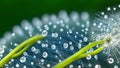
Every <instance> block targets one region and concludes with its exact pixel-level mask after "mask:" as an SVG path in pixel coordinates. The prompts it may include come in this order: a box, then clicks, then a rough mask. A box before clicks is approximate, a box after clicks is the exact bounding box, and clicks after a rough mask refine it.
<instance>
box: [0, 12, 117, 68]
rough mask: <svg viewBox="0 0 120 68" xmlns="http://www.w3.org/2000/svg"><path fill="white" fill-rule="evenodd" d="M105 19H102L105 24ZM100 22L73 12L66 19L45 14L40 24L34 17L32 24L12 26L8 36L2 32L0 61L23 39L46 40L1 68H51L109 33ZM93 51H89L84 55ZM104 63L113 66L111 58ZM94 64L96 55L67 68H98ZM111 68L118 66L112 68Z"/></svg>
mask: <svg viewBox="0 0 120 68" xmlns="http://www.w3.org/2000/svg"><path fill="white" fill-rule="evenodd" d="M102 15H104V12H102ZM107 17H108V16H107V15H104V19H106V20H107ZM101 20H102V19H100V21H101ZM103 22H104V21H101V22H100V23H98V22H97V23H96V22H94V23H93V24H91V23H90V21H89V14H88V13H87V12H83V13H81V15H79V14H78V13H77V12H75V11H74V12H72V13H70V16H69V15H68V14H67V12H66V11H60V12H59V14H58V16H57V15H55V14H51V15H48V14H45V15H43V17H42V18H41V20H40V19H39V18H38V17H35V18H33V19H32V23H30V22H29V21H27V20H23V21H22V22H21V26H18V25H16V26H14V27H13V31H12V33H11V32H6V33H5V35H4V37H3V38H1V39H0V60H1V59H2V58H3V57H5V56H6V55H7V54H8V53H9V52H11V51H12V50H13V49H14V48H15V47H17V46H18V45H19V44H20V43H22V42H23V41H25V40H26V39H29V38H30V37H32V36H34V35H37V34H43V35H44V36H47V38H46V39H44V40H42V41H37V43H36V44H34V45H33V46H32V47H31V48H30V49H28V50H27V51H26V52H24V53H23V55H22V56H21V57H18V58H16V59H12V60H11V61H10V62H9V63H8V64H6V65H5V68H52V67H53V66H54V65H56V64H57V63H59V62H61V61H63V60H64V59H66V58H67V57H69V56H71V55H72V54H74V53H76V52H77V51H79V50H80V49H81V48H83V47H84V46H85V45H87V44H88V43H89V42H91V41H93V40H91V38H93V36H96V35H100V36H98V37H99V38H101V37H102V36H101V35H103V34H105V32H107V33H108V32H110V28H111V27H109V28H108V26H109V25H111V24H109V25H107V24H108V23H106V21H105V23H103ZM98 30H100V31H98ZM100 32H101V33H102V32H103V34H101V33H100ZM98 37H96V39H97V40H98V39H99V38H98ZM103 37H104V36H103ZM93 50H94V49H93V48H91V49H90V50H89V51H87V52H90V51H93ZM108 60H110V63H111V61H112V62H114V60H113V58H109V59H108ZM93 61H95V63H94V62H93ZM98 61H99V60H98V55H95V56H94V57H92V56H91V55H88V56H87V57H86V59H83V60H78V61H76V62H75V63H72V64H70V65H69V66H68V68H102V65H100V64H99V62H98ZM103 66H104V65H103ZM114 68H118V66H117V65H115V66H114Z"/></svg>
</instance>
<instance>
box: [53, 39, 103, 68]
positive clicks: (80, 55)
mask: <svg viewBox="0 0 120 68" xmlns="http://www.w3.org/2000/svg"><path fill="white" fill-rule="evenodd" d="M104 43H105V40H99V41H95V42H92V43H90V44H88V45H87V46H85V47H84V48H82V49H81V50H79V51H78V52H77V53H75V54H73V55H72V56H70V57H68V58H67V59H65V60H63V61H62V62H60V63H58V64H57V65H55V66H54V68H64V67H66V66H67V65H69V64H71V63H72V62H74V61H76V60H78V59H80V58H84V57H86V56H87V55H88V54H91V55H95V54H98V53H99V52H101V51H102V50H103V49H104V46H101V47H99V48H98V49H96V50H95V51H93V52H89V53H85V54H83V53H84V52H86V51H88V50H89V49H90V48H92V47H95V46H97V45H98V44H104Z"/></svg>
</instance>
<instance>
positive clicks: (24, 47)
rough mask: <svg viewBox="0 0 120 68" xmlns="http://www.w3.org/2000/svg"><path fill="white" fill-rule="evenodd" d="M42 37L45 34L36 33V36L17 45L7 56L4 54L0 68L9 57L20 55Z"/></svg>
mask: <svg viewBox="0 0 120 68" xmlns="http://www.w3.org/2000/svg"><path fill="white" fill-rule="evenodd" d="M44 38H45V36H43V35H37V36H34V37H32V38H30V39H28V40H26V41H24V42H23V43H21V44H20V45H18V46H17V47H16V48H15V49H14V50H12V52H10V53H9V54H8V55H7V56H5V57H4V58H3V59H2V60H1V61H0V68H2V67H3V66H4V65H5V64H7V63H8V62H9V61H10V60H11V59H13V58H16V57H19V56H20V55H22V54H23V53H24V52H25V51H26V50H27V49H28V48H30V47H31V46H32V44H34V43H35V42H37V41H38V40H42V39H44Z"/></svg>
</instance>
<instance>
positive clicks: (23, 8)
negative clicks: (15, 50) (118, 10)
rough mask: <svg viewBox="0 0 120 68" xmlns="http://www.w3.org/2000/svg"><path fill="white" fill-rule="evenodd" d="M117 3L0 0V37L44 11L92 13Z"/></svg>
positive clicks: (104, 0)
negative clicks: (24, 20)
mask: <svg viewBox="0 0 120 68" xmlns="http://www.w3.org/2000/svg"><path fill="white" fill-rule="evenodd" d="M118 4H120V0H0V37H2V36H3V34H4V33H5V32H6V31H11V30H12V27H13V26H14V25H16V24H17V25H19V24H20V22H21V21H22V20H23V19H27V20H31V19H32V18H33V17H41V16H42V15H43V14H45V13H48V14H52V13H56V14H57V13H58V12H59V11H60V10H66V11H67V12H68V13H70V12H71V11H77V12H81V11H88V12H89V13H90V14H91V15H92V14H93V15H94V14H95V13H98V12H100V11H104V10H105V9H106V8H107V7H108V6H116V5H118Z"/></svg>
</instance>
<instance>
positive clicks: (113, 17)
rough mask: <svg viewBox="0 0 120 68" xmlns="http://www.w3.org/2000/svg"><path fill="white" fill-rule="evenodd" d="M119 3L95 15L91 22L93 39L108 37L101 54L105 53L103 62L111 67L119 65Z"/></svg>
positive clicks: (115, 67)
mask: <svg viewBox="0 0 120 68" xmlns="http://www.w3.org/2000/svg"><path fill="white" fill-rule="evenodd" d="M119 10H120V5H118V6H117V7H108V8H107V10H106V11H105V12H101V14H99V15H97V16H98V18H96V19H95V21H94V23H93V26H94V27H93V28H92V29H91V30H92V32H95V34H93V36H94V37H95V38H94V40H99V39H106V40H107V39H108V43H107V44H105V46H106V48H105V49H104V51H103V54H104V55H106V59H105V62H108V64H110V65H111V66H112V68H119V67H120V11H119ZM93 36H91V37H93Z"/></svg>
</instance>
